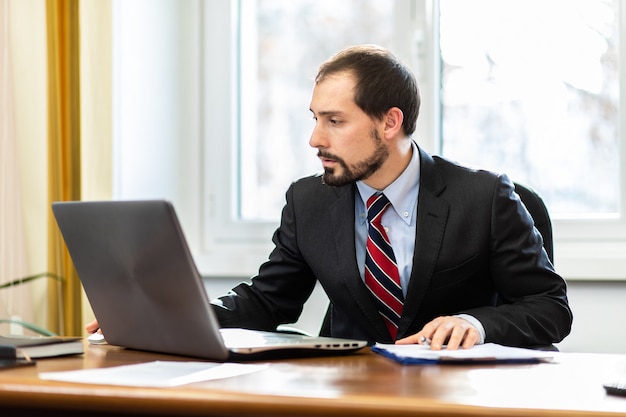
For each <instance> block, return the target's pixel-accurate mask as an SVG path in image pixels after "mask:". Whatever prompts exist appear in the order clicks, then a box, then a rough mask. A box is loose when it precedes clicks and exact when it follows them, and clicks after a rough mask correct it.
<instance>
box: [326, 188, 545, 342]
mask: <svg viewBox="0 0 626 417" xmlns="http://www.w3.org/2000/svg"><path fill="white" fill-rule="evenodd" d="M514 185H515V192H516V193H517V195H519V197H520V200H522V203H524V205H525V206H526V209H527V210H528V212H529V213H530V216H531V217H532V218H533V220H534V222H535V227H536V228H537V230H539V233H541V236H542V237H543V247H544V248H545V250H546V252H547V254H548V258H549V259H550V262H552V263H553V264H554V241H553V236H552V221H551V220H550V214H549V213H548V208H547V207H546V205H545V203H544V202H543V199H542V198H541V197H540V196H539V194H537V192H535V190H533V189H532V188H530V187H528V186H525V185H522V184H519V183H517V182H515V183H514ZM330 311H331V306H328V309H327V310H326V314H325V315H324V321H323V322H322V327H321V328H320V333H319V334H320V336H330Z"/></svg>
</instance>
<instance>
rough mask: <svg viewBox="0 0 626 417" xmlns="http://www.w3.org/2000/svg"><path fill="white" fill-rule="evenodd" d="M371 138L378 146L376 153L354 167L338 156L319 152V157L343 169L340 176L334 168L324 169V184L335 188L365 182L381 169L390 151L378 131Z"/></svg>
mask: <svg viewBox="0 0 626 417" xmlns="http://www.w3.org/2000/svg"><path fill="white" fill-rule="evenodd" d="M370 137H371V138H372V140H373V141H374V144H375V145H376V148H375V149H374V152H373V153H372V155H370V156H369V157H367V158H366V159H365V160H363V161H360V162H357V163H356V164H354V165H353V166H352V167H349V166H348V164H347V163H346V162H345V161H344V160H343V159H342V158H340V157H338V156H336V155H332V154H329V153H326V152H324V151H319V152H318V156H320V157H325V158H328V159H332V160H334V161H336V162H337V163H338V164H339V165H341V168H342V170H341V171H342V172H341V174H338V175H337V174H335V169H334V168H324V175H323V176H322V181H323V182H324V184H326V185H332V186H335V187H339V186H342V185H347V184H350V183H353V182H356V181H361V180H365V179H367V178H369V177H370V176H371V175H372V174H374V173H375V172H376V171H378V170H379V169H380V167H381V166H382V165H383V163H384V162H385V161H386V160H387V158H388V157H389V151H388V150H387V148H386V147H385V146H384V145H383V141H382V139H381V138H380V136H379V134H378V132H377V131H376V130H372V131H371V132H370Z"/></svg>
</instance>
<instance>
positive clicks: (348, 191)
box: [87, 46, 572, 349]
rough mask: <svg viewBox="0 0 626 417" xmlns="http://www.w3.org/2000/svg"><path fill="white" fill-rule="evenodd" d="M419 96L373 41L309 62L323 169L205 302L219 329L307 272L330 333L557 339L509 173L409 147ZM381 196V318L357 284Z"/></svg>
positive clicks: (268, 313)
mask: <svg viewBox="0 0 626 417" xmlns="http://www.w3.org/2000/svg"><path fill="white" fill-rule="evenodd" d="M419 105H420V98H419V91H418V87H417V83H416V81H415V78H414V76H413V74H412V73H411V72H410V71H409V70H408V69H407V68H406V67H405V66H404V65H402V64H401V63H400V62H399V61H398V60H397V59H396V58H395V57H394V56H393V55H391V54H390V53H389V52H388V51H386V50H384V49H381V48H378V47H374V46H358V47H353V48H348V49H346V50H344V51H342V52H340V53H339V54H337V55H335V56H334V57H332V58H331V59H330V60H329V61H327V62H326V63H324V64H323V65H322V66H321V67H320V70H319V73H318V75H317V77H316V80H315V86H314V90H313V97H312V100H311V104H310V110H311V112H312V113H313V118H314V119H315V121H316V122H315V128H314V130H313V132H312V135H311V139H310V145H311V146H313V147H314V148H316V149H318V156H319V158H320V160H321V162H322V166H323V168H324V172H323V174H322V175H320V176H313V177H309V178H304V179H301V180H299V181H297V182H295V183H294V184H292V186H291V187H290V188H289V190H288V191H287V194H286V205H285V207H284V209H283V212H282V219H281V223H280V226H279V228H278V229H277V230H276V232H275V234H274V236H273V242H274V244H275V248H274V250H273V251H272V253H271V254H270V256H269V259H268V261H267V262H266V263H264V264H263V265H261V267H260V268H259V272H258V275H257V276H255V277H253V278H252V280H251V282H250V283H242V284H240V285H239V286H237V287H235V288H234V289H233V290H232V291H230V292H229V293H228V294H226V295H224V296H223V297H220V298H219V299H217V300H215V301H213V303H214V305H215V310H216V312H217V316H218V319H219V321H220V324H221V325H222V326H223V327H245V328H253V329H262V330H274V329H276V327H277V326H278V325H280V324H286V323H294V322H295V321H296V320H297V319H298V317H299V316H300V314H301V312H302V307H303V304H304V303H305V301H306V300H307V299H308V298H309V296H310V295H311V292H312V291H313V289H314V286H315V284H316V282H317V281H319V282H320V283H321V285H322V287H323V288H324V290H325V291H326V294H327V295H328V297H329V299H330V303H331V305H330V335H332V336H338V337H348V338H355V339H364V340H368V341H370V342H372V343H373V342H386V343H391V342H394V341H396V342H397V343H425V341H430V343H431V347H432V348H433V349H441V348H442V347H443V346H444V344H445V345H447V348H448V349H457V348H459V347H463V348H469V347H471V346H473V345H475V344H478V343H484V342H494V343H499V344H504V345H511V346H537V345H550V344H552V343H556V342H559V341H561V340H562V339H563V338H564V337H565V336H567V335H568V333H569V332H570V328H571V323H572V313H571V310H570V308H569V306H568V301H567V294H566V284H565V282H564V280H563V279H562V278H561V277H560V276H559V275H558V274H557V273H556V272H555V271H554V268H553V266H552V264H551V262H550V260H549V258H548V256H547V254H546V252H545V250H544V249H543V242H542V238H541V235H540V234H539V232H538V231H537V229H536V228H534V226H533V220H532V218H531V217H530V215H529V213H528V211H527V210H526V208H525V207H524V206H523V204H522V203H521V201H520V199H519V197H518V196H517V194H515V192H514V188H513V184H512V182H511V181H510V180H509V179H508V178H507V177H506V176H505V175H498V174H496V173H492V172H487V171H480V170H472V169H468V168H465V167H462V166H459V165H456V164H454V163H452V162H449V161H446V160H444V159H442V158H439V157H434V156H431V155H429V154H428V153H426V152H424V151H423V150H422V149H420V148H419V147H418V146H417V144H416V143H415V142H414V141H413V139H412V138H411V135H412V134H413V132H414V130H415V126H416V122H417V116H418V112H419ZM380 193H382V194H384V195H385V196H386V198H387V199H388V200H389V202H390V206H389V207H390V208H387V209H386V210H385V211H384V212H383V214H382V215H381V216H382V223H381V224H382V228H383V229H384V230H385V232H386V234H387V240H388V241H389V242H390V244H391V248H392V250H393V254H394V256H393V262H392V263H393V264H394V268H395V271H396V272H395V274H393V275H394V282H395V284H393V285H395V286H396V287H397V288H396V289H397V292H396V293H395V295H394V296H393V299H394V300H396V301H397V303H396V304H399V306H398V307H399V309H400V310H399V311H396V310H394V311H393V312H392V313H390V311H389V310H387V311H385V310H383V309H382V308H381V305H380V304H379V303H378V302H377V297H376V296H374V294H377V293H376V292H375V291H374V290H370V289H369V288H370V287H371V282H372V281H371V279H372V278H371V276H372V267H371V266H368V267H366V266H365V265H366V263H367V261H366V258H368V256H369V259H371V258H372V255H371V251H370V249H369V246H368V245H369V243H367V242H368V241H369V240H368V233H369V231H370V230H372V229H371V227H370V226H368V222H369V220H368V213H367V212H368V210H367V208H366V207H367V204H368V200H369V198H370V196H371V195H372V194H380ZM381 234H382V232H381ZM366 247H367V248H368V249H366ZM368 265H371V264H368ZM390 275H391V274H388V276H390ZM368 280H369V281H368ZM378 297H379V298H380V296H378ZM383 298H384V297H383ZM496 300H498V301H497V302H496ZM394 315H395V316H394ZM390 316H394V317H392V318H391V319H390ZM97 328H98V325H97V322H93V323H90V324H89V325H87V331H89V332H94V331H96V330H97Z"/></svg>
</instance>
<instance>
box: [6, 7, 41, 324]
mask: <svg viewBox="0 0 626 417" xmlns="http://www.w3.org/2000/svg"><path fill="white" fill-rule="evenodd" d="M10 6H11V3H10V1H9V0H0V202H1V204H0V225H1V226H0V284H3V283H5V282H10V281H12V280H13V279H15V278H19V277H22V276H24V275H26V274H27V272H28V269H27V262H26V239H25V232H24V222H23V221H24V219H23V217H22V196H21V193H20V186H19V184H20V175H19V155H18V148H17V135H16V131H15V118H14V88H13V87H14V79H13V70H12V68H13V64H14V62H13V60H12V53H11V49H12V48H11V46H12V44H11V20H10V14H11V13H10V12H11V11H10ZM0 318H2V319H7V318H13V319H16V320H27V321H30V320H32V318H33V314H32V303H31V293H30V291H29V288H24V286H14V287H11V288H5V289H3V290H2V291H1V292H0ZM19 330H21V329H19ZM2 333H18V331H14V330H13V329H11V328H10V327H9V329H4V328H2Z"/></svg>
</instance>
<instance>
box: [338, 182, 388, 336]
mask: <svg viewBox="0 0 626 417" xmlns="http://www.w3.org/2000/svg"><path fill="white" fill-rule="evenodd" d="M355 187H356V186H355V185H352V186H345V187H341V188H338V190H337V200H336V201H335V202H333V203H332V204H331V206H330V219H331V227H332V233H331V234H332V235H333V236H334V238H335V240H334V242H335V248H336V252H335V253H336V254H337V260H336V263H335V265H337V267H338V268H344V269H343V270H341V271H338V274H337V276H338V277H340V279H341V280H342V284H343V285H344V286H345V287H346V291H348V294H350V296H352V298H353V299H354V302H355V303H356V304H357V305H358V306H359V308H360V310H361V313H362V314H363V316H364V317H365V318H366V319H367V320H368V322H369V323H367V325H366V326H363V327H364V328H368V327H371V328H374V329H376V332H377V335H376V340H385V339H384V338H385V337H386V338H388V337H389V332H388V331H387V328H386V327H385V324H384V322H383V320H382V318H381V317H380V314H379V313H378V309H377V307H376V305H375V304H374V300H373V299H372V296H371V294H370V293H369V290H368V289H367V288H366V287H365V285H364V284H363V282H362V281H361V279H360V273H359V269H358V265H357V260H356V254H355V249H354V241H355V232H354V222H355V218H354V204H355V203H354V198H355V193H356V191H355ZM346 213H352V215H351V216H349V219H350V220H348V221H347V220H346ZM346 260H348V261H347V262H346Z"/></svg>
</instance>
